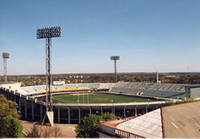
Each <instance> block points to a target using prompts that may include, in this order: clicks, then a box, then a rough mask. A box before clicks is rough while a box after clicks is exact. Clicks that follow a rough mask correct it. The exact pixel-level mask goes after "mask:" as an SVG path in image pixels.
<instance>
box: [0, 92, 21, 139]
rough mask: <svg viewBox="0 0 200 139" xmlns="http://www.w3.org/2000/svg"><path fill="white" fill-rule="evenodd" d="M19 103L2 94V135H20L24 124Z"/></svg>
mask: <svg viewBox="0 0 200 139" xmlns="http://www.w3.org/2000/svg"><path fill="white" fill-rule="evenodd" d="M18 119H19V111H17V104H16V103H15V102H12V101H10V100H7V99H6V98H5V97H4V96H3V95H0V137H18V136H20V135H21V132H22V131H21V130H22V126H21V123H20V122H19V120H18Z"/></svg>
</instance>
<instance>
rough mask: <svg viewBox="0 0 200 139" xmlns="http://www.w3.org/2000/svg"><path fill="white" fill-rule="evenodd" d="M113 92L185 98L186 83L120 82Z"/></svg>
mask: <svg viewBox="0 0 200 139" xmlns="http://www.w3.org/2000/svg"><path fill="white" fill-rule="evenodd" d="M111 92H117V93H126V94H133V95H142V96H150V97H165V98H183V97H184V96H185V85H183V84H168V83H167V84H161V83H146V82H118V83H116V84H115V85H114V87H113V88H112V89H111Z"/></svg>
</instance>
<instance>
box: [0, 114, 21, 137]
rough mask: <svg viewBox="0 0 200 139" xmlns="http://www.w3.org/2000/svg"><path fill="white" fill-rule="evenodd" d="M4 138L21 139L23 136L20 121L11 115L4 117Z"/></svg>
mask: <svg viewBox="0 0 200 139" xmlns="http://www.w3.org/2000/svg"><path fill="white" fill-rule="evenodd" d="M1 123H2V128H1V135H2V137H20V136H21V135H22V129H23V128H22V125H21V123H20V121H19V120H18V119H16V118H14V117H12V116H11V115H8V116H6V117H4V118H3V119H2V121H1Z"/></svg>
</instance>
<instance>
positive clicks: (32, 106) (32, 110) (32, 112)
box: [31, 101, 34, 120]
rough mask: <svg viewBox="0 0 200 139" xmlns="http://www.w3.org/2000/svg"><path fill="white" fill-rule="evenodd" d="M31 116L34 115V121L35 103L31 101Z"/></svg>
mask: <svg viewBox="0 0 200 139" xmlns="http://www.w3.org/2000/svg"><path fill="white" fill-rule="evenodd" d="M31 115H32V120H34V103H33V101H31Z"/></svg>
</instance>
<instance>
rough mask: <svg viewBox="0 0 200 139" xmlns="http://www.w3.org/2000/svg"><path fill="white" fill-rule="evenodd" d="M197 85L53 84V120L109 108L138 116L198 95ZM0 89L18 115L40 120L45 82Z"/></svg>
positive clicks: (72, 118) (73, 119)
mask: <svg viewBox="0 0 200 139" xmlns="http://www.w3.org/2000/svg"><path fill="white" fill-rule="evenodd" d="M199 90H200V85H190V84H169V83H146V82H117V83H78V84H54V85H52V86H51V92H52V98H53V112H54V122H55V123H68V124H69V123H80V120H81V118H82V117H84V116H86V115H88V114H99V115H100V114H102V113H105V112H111V113H114V114H116V115H117V116H119V117H124V118H125V117H130V116H138V115H142V114H144V113H147V112H150V111H152V110H155V109H157V108H160V107H161V106H163V105H165V103H166V102H167V101H178V100H181V99H184V98H188V97H192V98H197V97H200V94H199V93H198V91H199ZM0 92H1V93H2V94H4V95H5V96H6V98H8V99H9V100H13V101H15V102H16V103H17V104H18V106H19V110H20V111H21V119H25V120H30V121H42V119H43V117H44V115H45V99H46V96H45V95H46V94H45V93H46V86H45V85H38V86H26V87H22V86H21V83H8V84H1V85H0Z"/></svg>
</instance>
